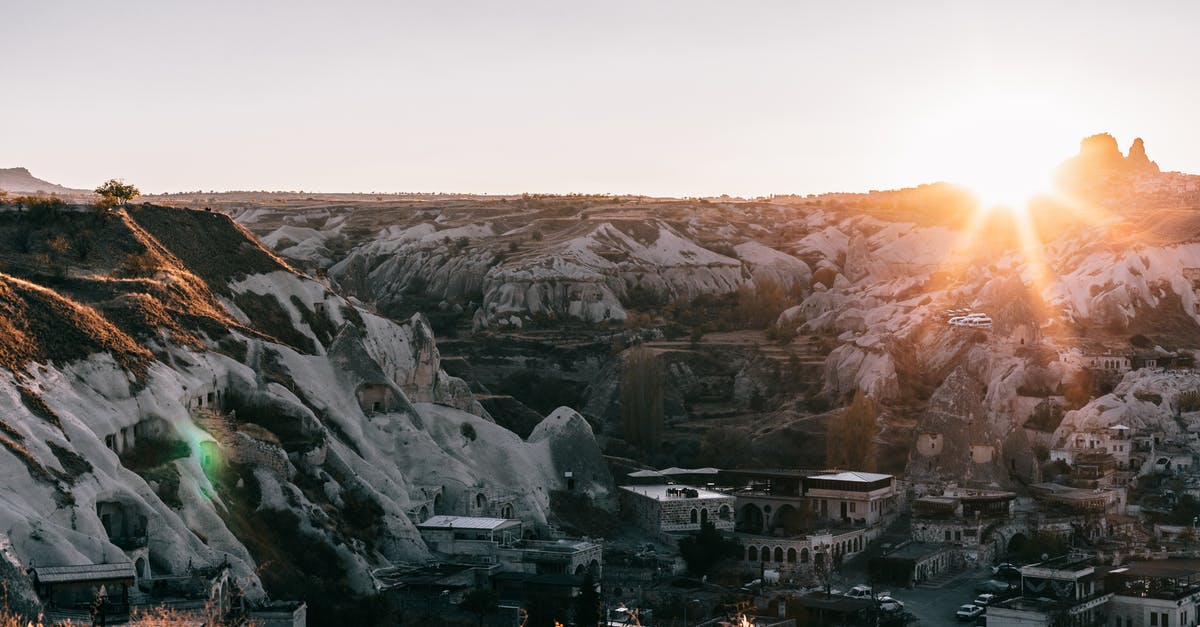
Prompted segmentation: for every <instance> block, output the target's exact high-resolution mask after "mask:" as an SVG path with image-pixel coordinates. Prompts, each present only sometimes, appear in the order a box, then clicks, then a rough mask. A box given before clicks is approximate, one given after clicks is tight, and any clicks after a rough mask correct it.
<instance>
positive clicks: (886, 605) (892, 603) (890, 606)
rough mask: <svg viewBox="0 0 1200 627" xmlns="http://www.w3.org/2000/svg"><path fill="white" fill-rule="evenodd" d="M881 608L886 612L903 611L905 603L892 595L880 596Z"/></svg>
mask: <svg viewBox="0 0 1200 627" xmlns="http://www.w3.org/2000/svg"><path fill="white" fill-rule="evenodd" d="M879 609H881V610H883V611H885V612H903V611H904V603H902V602H901V601H900V599H894V598H892V597H890V596H882V597H879Z"/></svg>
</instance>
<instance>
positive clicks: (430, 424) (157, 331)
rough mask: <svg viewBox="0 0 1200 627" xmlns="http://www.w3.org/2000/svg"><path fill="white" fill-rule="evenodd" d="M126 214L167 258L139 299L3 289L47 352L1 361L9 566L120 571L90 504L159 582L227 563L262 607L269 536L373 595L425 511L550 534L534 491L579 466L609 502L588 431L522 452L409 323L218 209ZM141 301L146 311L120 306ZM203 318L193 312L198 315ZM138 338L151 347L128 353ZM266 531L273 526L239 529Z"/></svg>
mask: <svg viewBox="0 0 1200 627" xmlns="http://www.w3.org/2000/svg"><path fill="white" fill-rule="evenodd" d="M139 211H140V212H143V214H144V215H143V216H140V217H141V218H142V219H145V220H147V222H148V223H149V221H150V220H154V221H155V223H154V224H153V225H151V226H152V227H153V229H151V228H149V227H147V229H145V230H141V229H140V228H139V225H137V224H133V223H127V221H128V220H129V219H130V218H128V217H127V216H125V215H120V216H114V217H113V218H112V219H111V220H110V221H109V222H110V223H111V225H110V226H111V227H112V229H113V230H114V231H115V230H117V229H125V231H122V232H124V233H126V234H128V233H129V232H132V233H133V234H134V235H136V237H138V238H141V240H140V241H143V242H145V244H143V245H146V246H147V247H148V248H149V247H151V246H152V247H153V249H154V250H156V251H160V252H159V253H158V254H159V255H160V263H161V264H162V268H161V269H160V271H159V272H158V273H156V277H161V278H153V279H145V280H144V282H143V283H140V284H139V289H145V290H147V292H149V293H148V294H141V295H140V296H138V297H133V296H129V297H126V298H123V299H119V300H116V301H114V302H109V301H107V300H106V301H105V302H104V303H103V305H104V308H97V307H93V306H92V305H91V304H90V303H87V302H82V301H76V300H72V299H76V298H82V297H81V296H79V295H77V294H63V295H57V294H53V293H52V291H51V290H48V289H45V288H40V287H36V286H30V285H29V284H27V283H26V282H20V286H21V289H22V290H26V291H27V292H28V293H26V292H21V291H15V290H7V291H0V300H2V301H3V302H0V308H3V309H4V310H5V311H14V309H12V307H15V306H17V305H20V306H21V307H25V308H30V311H31V313H30V315H29V316H28V317H27V320H26V321H27V322H31V323H37V324H30V325H28V326H27V327H26V328H25V329H24V333H25V335H24V336H22V337H23V339H24V340H26V341H27V343H28V344H29V345H30V346H32V347H35V348H38V347H40V348H38V351H30V352H29V354H28V355H19V356H18V357H20V358H21V359H23V360H24V362H22V363H24V366H25V367H22V366H21V364H20V363H18V362H16V361H15V360H14V359H13V358H12V356H11V355H10V356H9V357H10V359H9V361H8V362H7V363H6V364H5V366H6V367H5V368H3V369H0V414H2V415H3V418H2V419H0V421H2V423H3V429H2V431H3V444H4V446H2V447H0V472H2V473H3V476H4V477H5V481H4V482H3V485H0V498H2V500H3V501H4V503H5V507H3V508H0V529H4V530H5V531H4V535H5V537H6V541H10V542H11V550H9V549H8V548H7V547H0V549H3V550H4V551H6V552H7V554H10V555H12V556H15V558H14V559H16V560H18V561H19V562H21V563H22V564H24V565H28V564H30V563H31V562H34V563H37V564H39V565H49V564H84V563H101V562H111V561H115V560H121V559H125V558H126V557H127V555H126V553H125V552H124V551H122V549H121V548H119V547H117V546H116V545H115V544H114V543H113V541H111V540H110V539H109V535H108V533H107V532H106V530H105V528H104V526H103V524H102V523H101V520H100V517H99V514H98V511H99V510H98V506H100V505H102V506H103V507H113V508H118V509H121V510H122V511H128V513H129V516H130V517H131V518H132V519H134V520H140V519H144V520H145V521H146V525H145V535H146V540H147V547H148V550H149V559H150V566H151V570H152V571H153V572H154V573H155V574H157V575H171V574H180V573H183V572H185V570H186V568H187V566H188V564H189V563H191V564H193V565H215V564H218V563H220V562H222V561H224V560H225V559H228V560H229V563H230V565H231V567H232V568H233V574H234V576H235V577H236V578H237V579H239V580H241V581H242V582H243V587H244V588H245V592H246V593H247V595H248V596H249V597H250V598H252V599H254V598H261V597H263V596H264V595H265V594H266V593H267V592H268V591H267V590H264V588H263V587H262V585H261V582H260V580H259V578H258V577H259V576H258V574H257V573H258V572H259V569H260V567H261V566H262V564H260V563H258V560H259V559H262V556H263V555H270V554H275V553H278V552H279V551H280V550H284V549H280V547H271V546H264V545H263V544H262V543H264V542H273V541H276V539H282V538H288V540H287V541H288V542H292V543H294V544H296V545H297V546H289V547H285V549H287V550H303V551H315V552H319V553H320V554H321V555H324V556H326V558H328V559H327V561H328V562H329V563H328V566H329V567H330V569H331V570H330V572H335V571H336V574H337V578H338V582H339V585H341V584H344V585H346V586H347V587H348V589H349V590H350V591H352V592H356V593H370V592H373V590H374V586H373V584H372V581H371V578H370V575H369V572H370V570H372V569H373V568H377V567H380V566H385V565H387V564H389V563H392V562H414V561H415V562H420V561H423V560H426V559H429V558H430V556H431V554H430V551H429V549H428V547H427V546H426V545H425V544H424V542H423V541H422V539H421V537H420V534H419V533H418V532H417V530H416V528H415V526H414V523H413V520H414V519H415V518H419V516H420V511H421V508H425V511H426V514H429V513H432V512H433V511H435V510H439V511H442V512H444V513H455V514H468V515H483V516H497V515H500V514H501V513H507V514H509V515H512V516H514V517H517V518H520V519H522V520H525V521H526V522H528V523H529V524H530V526H531V527H533V528H535V529H541V530H544V531H548V530H547V529H546V520H547V513H548V511H549V493H550V491H552V490H556V489H565V488H564V486H563V476H562V473H563V472H566V470H564V468H566V467H567V466H568V465H569V464H571V463H580V464H581V465H580V466H579V469H580V472H581V473H584V476H585V477H586V478H587V481H586V484H585V486H586V489H587V490H589V491H590V492H593V493H596V494H601V493H605V492H606V491H607V490H608V488H609V485H610V482H611V477H609V476H608V475H607V474H604V473H602V472H599V471H598V470H597V469H596V468H595V465H596V464H597V463H600V465H601V467H603V462H602V458H601V457H600V453H599V449H598V447H597V446H596V443H595V439H594V438H592V437H591V431H590V429H589V428H588V426H587V424H586V422H584V421H582V419H578V420H575V419H574V418H573V417H572V415H571V414H570V412H568V411H566V410H563V411H562V412H560V416H559V419H557V420H556V421H552V422H551V423H549V424H547V425H546V426H545V428H544V429H543V431H542V435H541V436H540V438H539V440H538V441H536V442H525V441H523V440H522V439H521V438H520V437H518V436H517V435H516V434H514V433H512V432H511V431H508V430H506V429H503V428H501V427H499V426H497V425H495V424H494V423H492V422H490V420H489V419H488V418H487V417H486V416H487V413H486V412H485V411H483V409H482V407H481V406H480V404H479V403H478V402H477V401H476V399H475V398H474V396H473V395H472V394H471V393H470V391H469V389H467V386H466V384H465V383H464V382H462V381H461V380H459V379H456V378H454V377H451V376H449V375H447V374H446V373H445V372H444V371H443V370H442V369H441V363H440V354H439V352H438V349H437V346H436V342H435V338H434V337H433V333H432V331H431V329H430V328H429V324H428V321H427V320H425V319H424V318H423V317H416V318H413V319H412V320H409V321H407V322H406V323H404V324H397V323H395V322H392V321H390V320H387V319H385V318H382V317H379V316H377V315H374V314H372V313H371V312H369V311H367V310H366V309H364V308H362V307H358V306H355V305H354V304H352V303H351V302H349V301H347V300H345V299H343V298H342V297H340V296H338V295H336V294H334V293H332V292H331V291H329V290H328V288H326V287H325V286H323V285H321V284H320V283H318V282H316V281H313V280H312V279H310V278H308V277H306V276H303V275H301V274H298V273H296V272H294V271H292V270H291V269H290V268H288V267H287V266H286V265H284V264H283V263H281V262H279V261H278V260H275V259H272V258H271V257H270V255H269V253H267V252H266V251H265V250H262V249H261V248H259V247H258V245H257V244H256V243H255V242H254V241H253V240H252V239H249V238H247V237H246V234H245V232H244V231H243V230H241V229H240V228H237V227H236V226H235V225H234V224H233V223H232V222H229V221H228V219H227V218H225V217H224V216H219V215H217V214H206V213H204V212H186V211H182V210H171V209H167V208H141V209H139ZM172 211H179V214H178V215H176V214H173V213H172ZM82 219H87V220H89V221H90V220H92V217H91V216H89V215H82ZM201 220H203V221H204V224H202V225H201V226H202V227H203V228H205V229H206V232H207V233H208V235H209V236H210V237H212V238H216V239H218V240H220V241H217V242H215V243H214V245H218V246H221V247H224V248H225V249H228V250H232V251H248V252H246V253H245V254H247V255H252V256H254V257H255V258H257V259H258V267H257V268H256V267H254V266H248V265H245V264H241V265H239V264H232V265H231V266H222V265H221V262H222V261H223V260H215V261H214V260H206V259H204V258H203V255H202V252H201V251H198V250H194V249H191V248H189V247H190V246H191V245H192V244H193V243H194V240H195V238H194V236H193V234H192V233H191V232H190V230H189V229H187V228H184V229H180V230H178V231H176V230H173V229H175V227H174V226H173V224H175V223H182V224H185V225H187V224H192V223H195V222H199V221H201ZM150 230H153V231H154V234H153V235H151V234H150V233H149V231H150ZM120 234H121V233H117V235H120ZM183 260H189V261H187V262H186V263H185V262H184V261H183ZM94 263H99V261H97V262H94ZM187 263H196V264H201V263H208V264H209V265H205V266H203V267H202V266H199V265H198V266H197V267H195V269H194V270H193V269H192V267H190V266H188V265H186V264H187ZM229 268H234V270H229V272H228V273H227V274H224V273H223V272H225V271H226V270H227V269H229ZM89 271H95V272H98V273H103V272H105V271H110V272H111V271H112V269H107V270H106V269H104V268H89ZM201 281H203V284H201ZM159 282H161V284H159ZM121 285H123V284H121ZM207 290H211V292H209V291H207ZM179 292H183V294H184V296H186V297H187V298H190V300H188V301H186V302H185V303H184V304H183V305H179V307H181V310H180V311H175V310H172V314H171V315H167V314H165V313H161V308H163V307H165V306H176V305H174V304H172V303H171V302H169V301H165V297H163V296H162V294H167V295H168V296H171V295H174V296H176V297H178V293H179ZM151 294H153V295H151ZM249 294H252V295H253V297H247V295H249ZM84 296H87V295H86V294H85V295H84ZM156 298H164V301H157V300H155V299H156ZM164 302H166V304H165V305H164ZM134 306H138V307H141V308H142V309H138V310H134V311H132V312H131V311H125V310H121V309H119V308H118V307H134ZM152 306H153V307H157V308H159V309H154V308H153V307H152ZM183 307H186V309H182V308H183ZM35 309H36V310H35ZM146 310H149V313H147V312H146ZM54 312H57V315H58V318H60V319H61V318H62V317H63V316H64V315H66V314H67V313H70V314H71V318H70V319H71V320H72V321H74V322H77V323H78V324H77V325H75V326H72V327H70V328H71V329H72V333H77V334H78V335H77V336H75V337H77V341H74V342H72V343H70V344H66V345H64V344H63V343H62V342H61V341H60V336H61V335H62V333H61V332H62V331H63V329H65V328H67V327H65V326H62V325H59V327H58V328H57V330H56V328H55V325H54V324H49V323H48V324H41V322H40V321H42V320H46V321H50V320H54V319H55V318H54V316H51V315H49V314H52V313H54ZM134 314H138V315H140V316H141V317H138V316H137V315H134ZM152 314H153V315H156V317H150V316H151V315H152ZM198 314H205V315H207V317H205V318H203V319H201V321H200V322H199V323H197V322H195V320H194V317H195V316H197V315H198ZM105 316H111V321H108V320H106V318H105ZM131 320H132V321H133V322H131ZM146 320H149V322H146ZM172 322H174V323H177V324H178V326H176V327H169V328H160V327H158V326H156V325H167V324H168V323H172ZM188 324H191V325H195V326H186V325H188ZM88 333H94V334H96V337H89V336H88V335H87V334H88ZM193 334H194V335H193ZM279 338H288V340H289V341H288V342H284V341H281V340H280V339H279ZM143 345H145V346H150V347H151V349H150V350H147V349H140V350H133V349H128V350H127V347H140V346H143ZM80 347H83V349H85V350H82V351H81V350H80ZM89 347H100V348H94V349H93V348H89ZM109 347H111V348H109ZM39 351H40V352H39ZM410 394H411V396H410ZM413 400H419V401H429V402H412V401H413ZM435 403H436V404H435ZM559 423H561V424H559ZM241 427H245V428H247V429H249V428H251V427H253V429H252V430H251V431H247V433H250V434H251V435H255V434H257V435H256V436H255V437H261V438H264V439H265V440H267V441H270V442H271V444H270V445H269V446H270V447H273V448H272V449H271V451H272V453H276V452H278V451H282V453H280V454H272V455H271V456H270V460H271V461H270V463H262V464H259V463H255V462H254V461H253V459H254V458H253V456H247V455H237V454H234V453H235V452H236V451H235V450H234V449H235V448H236V447H238V446H241V445H243V444H245V441H246V439H247V437H248V436H247V435H246V433H243V432H241V431H240V428H241ZM276 440H277V441H278V443H275V441H276ZM139 444H140V445H141V446H142V447H143V448H142V449H139ZM146 447H149V448H146ZM589 447H590V448H589ZM156 455H164V456H168V457H164V458H163V459H158V458H157V457H155V456H156ZM284 456H285V457H286V462H284V461H282V460H283V458H284ZM147 459H151V461H146V460H147ZM138 460H141V461H138ZM235 460H236V462H237V463H233V461H235ZM597 460H600V461H599V462H597ZM135 470H136V472H135ZM433 495H438V496H437V497H436V500H437V502H436V503H435V502H434V500H435V497H434V496H433ZM349 512H352V513H349ZM264 526H269V527H271V528H272V530H273V531H275V532H277V533H274V534H269V535H265V536H264V535H262V534H256V533H247V532H246V529H247V528H255V529H258V528H263V527H264ZM280 541H282V540H280ZM284 552H287V551H286V550H284ZM293 567H294V565H292V564H276V565H274V566H273V567H272V568H278V569H282V571H287V570H288V569H292V568H293ZM277 572H278V571H277ZM297 585H303V582H300V583H298V584H297Z"/></svg>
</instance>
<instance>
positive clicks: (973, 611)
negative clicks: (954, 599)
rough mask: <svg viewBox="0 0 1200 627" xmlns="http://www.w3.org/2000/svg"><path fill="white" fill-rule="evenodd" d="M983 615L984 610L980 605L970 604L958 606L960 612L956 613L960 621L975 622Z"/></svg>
mask: <svg viewBox="0 0 1200 627" xmlns="http://www.w3.org/2000/svg"><path fill="white" fill-rule="evenodd" d="M982 613H983V608H982V607H979V606H978V605H974V604H971V603H968V604H966V605H960V606H958V611H957V612H955V613H954V616H955V618H957V619H958V620H973V619H975V618H976V617H978V616H979V615H980V614H982Z"/></svg>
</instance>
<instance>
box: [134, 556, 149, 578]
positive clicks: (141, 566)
mask: <svg viewBox="0 0 1200 627" xmlns="http://www.w3.org/2000/svg"><path fill="white" fill-rule="evenodd" d="M134 568H136V569H137V576H138V579H149V578H150V565H149V564H147V563H146V558H144V557H139V558H138V559H137V562H135V563H134Z"/></svg>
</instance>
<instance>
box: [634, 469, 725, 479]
mask: <svg viewBox="0 0 1200 627" xmlns="http://www.w3.org/2000/svg"><path fill="white" fill-rule="evenodd" d="M719 472H721V471H719V470H717V469H716V468H677V467H675V466H672V467H670V468H664V469H662V470H635V471H634V472H631V473H629V474H628V475H626V476H629V477H634V478H638V479H641V478H644V477H674V476H676V475H715V474H718V473H719Z"/></svg>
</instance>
